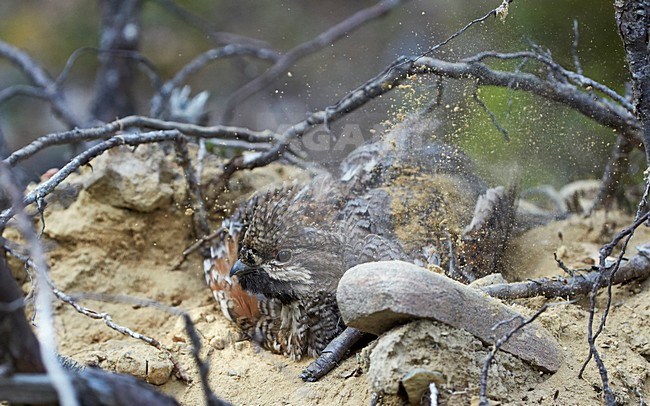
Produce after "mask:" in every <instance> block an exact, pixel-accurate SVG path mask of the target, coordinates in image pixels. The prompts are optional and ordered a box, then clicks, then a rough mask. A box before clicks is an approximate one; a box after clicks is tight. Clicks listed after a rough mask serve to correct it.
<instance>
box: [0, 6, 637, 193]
mask: <svg viewBox="0 0 650 406" xmlns="http://www.w3.org/2000/svg"><path fill="white" fill-rule="evenodd" d="M499 2H500V0H491V1H487V0H482V1H470V0H461V1H458V0H456V1H454V0H436V1H432V0H430V1H411V2H407V3H405V4H404V5H402V6H400V7H399V8H398V9H397V10H396V11H394V12H392V13H391V14H389V15H388V16H387V17H385V18H383V19H380V20H377V21H373V22H371V23H369V24H367V25H366V26H364V27H363V28H361V29H360V30H358V31H355V32H352V33H350V35H349V36H348V38H346V39H344V40H341V41H339V42H337V43H335V44H333V45H332V46H329V47H327V48H326V49H324V50H322V51H320V52H318V53H316V54H314V55H311V56H309V57H307V58H304V59H302V60H300V61H299V62H298V63H297V64H296V65H295V66H294V67H292V68H291V69H290V72H291V74H290V75H289V74H287V75H285V76H283V77H282V78H281V79H279V80H277V81H276V82H275V83H274V84H273V85H272V86H271V87H270V88H268V89H266V90H265V91H264V92H261V93H260V94H258V95H256V96H254V97H253V98H251V99H250V100H248V101H246V102H245V103H243V104H242V105H241V106H239V108H238V110H237V117H236V120H235V124H238V125H245V126H249V127H252V128H257V129H261V128H270V129H273V130H276V129H278V128H279V127H281V126H286V125H289V124H291V123H293V122H295V121H297V120H299V119H301V118H302V117H304V115H305V113H306V112H309V111H314V110H317V109H322V108H323V107H325V106H327V105H329V104H331V103H333V102H335V101H337V100H338V99H339V98H340V97H342V96H343V95H345V94H346V93H347V92H349V91H350V90H351V89H353V88H355V87H356V86H357V85H359V84H360V83H363V82H364V81H365V80H367V79H368V78H369V77H371V76H374V75H375V74H377V73H378V72H379V71H380V70H381V69H382V68H383V67H384V66H386V65H387V64H388V63H389V62H390V61H392V60H394V59H395V57H397V56H399V55H412V54H417V53H419V52H422V51H423V50H425V49H426V48H428V47H429V46H431V45H432V44H435V43H437V42H439V41H441V40H442V39H444V38H445V37H446V36H448V35H449V34H451V33H452V32H454V31H456V30H457V29H458V28H460V27H462V26H463V25H465V24H466V23H467V22H468V21H470V20H472V19H474V18H476V17H479V16H482V15H483V14H485V12H487V11H488V10H490V9H492V8H494V7H495V6H497V5H498V4H499ZM177 3H178V4H179V5H182V6H183V7H186V8H187V9H188V10H191V11H192V12H194V13H196V14H197V15H199V16H201V17H202V18H204V19H205V20H207V21H209V22H210V23H212V24H213V26H214V28H215V29H216V30H218V31H227V32H233V33H237V34H242V35H246V36H250V37H253V38H258V39H262V40H264V41H267V42H268V43H269V44H270V45H271V46H272V47H274V48H276V49H278V50H280V51H286V50H288V49H291V48H292V47H293V46H295V45H297V44H299V43H301V42H304V41H306V40H308V39H310V38H312V37H314V36H315V35H317V34H318V33H320V32H322V31H324V30H326V29H327V28H329V27H331V26H332V25H333V24H335V23H337V22H339V21H341V20H342V19H344V18H345V17H347V16H349V15H351V14H352V13H354V12H355V11H357V10H359V9H361V8H362V7H367V6H370V5H372V4H374V3H375V1H366V0H364V1H356V2H348V1H342V0H333V1H328V2H322V1H314V0H309V1H307V0H286V1H279V2H259V1H254V0H242V1H223V0H219V1H214V0H187V1H177ZM574 19H577V20H578V22H579V27H580V43H579V48H578V50H579V55H580V61H581V64H582V67H583V69H584V73H585V75H587V76H589V77H591V78H593V79H595V80H598V81H601V82H603V83H604V84H606V85H608V86H610V87H611V88H613V89H615V90H617V91H618V92H620V93H624V92H625V82H626V80H627V70H626V66H625V63H624V54H623V50H622V45H621V41H620V39H619V37H618V34H617V32H616V27H615V22H614V15H613V4H612V2H611V1H608V2H593V1H589V0H573V1H570V0H546V1H544V2H540V1H534V0H515V1H514V2H513V3H512V4H511V7H510V13H509V16H508V18H507V19H506V21H505V22H503V23H502V22H500V21H498V20H496V19H491V20H488V21H487V22H485V23H482V24H480V25H479V26H476V27H473V28H472V29H470V30H469V31H468V32H466V33H465V34H464V35H462V36H461V37H459V38H458V39H457V40H455V41H453V42H452V43H451V44H450V45H449V46H448V47H446V48H445V49H443V50H442V51H441V52H440V53H438V54H437V56H439V57H441V58H450V59H456V58H459V57H463V56H468V55H471V54H473V53H476V52H479V51H484V50H496V51H516V50H523V49H527V48H529V43H528V40H530V41H533V42H535V43H537V44H539V45H541V46H542V47H544V48H548V49H549V50H550V51H551V52H552V54H553V57H554V58H555V59H556V61H558V62H559V63H561V64H562V65H563V66H565V67H567V68H571V69H572V68H573V58H572V54H571V46H572V42H573V38H574V35H573V20H574ZM98 29H99V10H98V6H97V3H96V2H93V1H88V0H3V1H2V2H0V38H1V39H3V40H4V41H7V42H9V43H11V44H14V45H16V46H18V47H21V48H24V49H26V50H27V51H28V52H29V53H30V54H31V55H32V56H33V57H35V58H36V59H37V60H38V61H40V62H41V63H42V64H43V65H44V66H45V67H46V68H47V69H48V70H49V71H50V73H51V74H52V75H56V74H58V73H59V72H60V70H61V69H62V67H63V66H64V65H65V62H66V60H67V58H68V56H69V55H70V54H71V53H72V52H73V51H74V50H75V49H77V48H80V47H83V46H96V45H97V41H98V38H99V34H98ZM142 30H143V31H142V36H141V51H142V53H143V54H144V55H146V56H147V57H148V58H150V59H151V60H152V61H153V62H154V63H155V64H156V66H157V67H158V69H159V73H160V74H161V75H162V77H163V78H164V79H166V78H169V77H170V76H171V75H173V73H174V72H176V71H177V70H178V69H180V68H181V67H182V66H183V65H184V64H186V63H187V62H189V61H190V60H191V59H192V58H193V57H194V56H196V55H198V54H199V53H200V52H203V51H205V50H207V49H210V48H212V47H215V46H216V45H215V44H214V43H212V42H211V41H210V39H209V38H208V37H207V36H206V34H205V33H203V32H201V31H200V30H198V29H196V28H194V27H191V26H189V25H188V24H187V23H186V22H184V21H182V20H181V19H179V18H178V17H177V16H175V15H173V14H170V12H169V11H168V10H167V9H165V8H163V7H162V6H161V5H160V4H158V3H157V2H155V1H146V2H144V6H143V9H142ZM267 66H268V65H267V64H266V63H264V62H260V61H255V60H246V61H245V63H242V61H241V60H234V59H229V60H226V61H217V62H215V63H213V64H211V65H209V66H207V67H206V68H205V69H203V70H202V71H201V72H199V74H197V75H196V76H194V77H192V79H191V80H190V83H189V84H190V85H192V88H193V91H195V92H198V91H201V90H208V91H209V92H210V94H211V98H210V102H209V108H210V110H211V113H212V114H211V122H218V120H219V114H220V112H221V109H222V108H223V106H224V103H225V101H226V99H227V97H228V95H229V94H231V93H232V92H233V91H234V90H235V89H237V88H238V87H239V86H241V85H243V84H244V83H246V82H247V81H248V80H250V79H251V78H253V77H254V76H255V75H258V74H260V73H262V72H263V71H264V69H265V68H266V67H267ZM96 69H97V58H96V56H94V55H92V54H89V55H87V56H84V57H82V58H81V60H80V61H79V62H78V63H77V64H76V65H75V68H74V69H73V71H72V75H71V77H70V78H69V79H68V82H66V94H67V97H68V99H69V100H70V102H71V104H72V105H73V107H74V108H75V109H76V110H77V111H79V112H83V113H84V114H87V107H88V104H89V102H90V101H91V100H92V97H93V82H94V74H95V73H96ZM25 81H26V79H25V78H24V76H23V75H22V74H21V73H20V72H18V71H17V70H16V69H15V68H13V67H12V66H10V65H9V64H8V63H7V62H6V61H4V60H2V59H0V88H4V87H6V86H9V85H11V84H15V83H24V82H25ZM139 83H141V86H142V88H141V89H140V91H139V92H138V94H139V95H140V100H139V103H140V109H141V111H139V113H141V114H146V113H147V112H148V104H147V102H148V99H149V98H150V97H151V95H152V89H151V88H150V86H149V85H148V81H147V80H146V79H145V78H144V77H142V80H140V82H139ZM433 84H434V82H433V80H431V81H426V80H421V81H418V82H417V83H415V84H414V86H415V89H416V91H417V92H418V94H420V95H428V96H427V97H433V96H434V95H435V91H433V90H432V87H433ZM468 89H469V90H468ZM480 97H481V98H482V100H484V101H485V103H486V104H487V105H488V107H489V108H490V110H491V111H492V112H493V113H494V114H495V115H496V117H497V119H498V120H499V122H500V123H501V124H502V125H503V126H504V127H505V128H507V130H508V132H509V135H510V138H511V141H510V142H505V141H504V137H503V135H502V134H501V133H500V132H499V131H498V130H497V129H496V128H495V127H494V126H493V125H492V122H491V121H490V119H489V117H488V116H487V114H486V113H485V112H484V111H483V110H482V109H480V108H479V107H478V106H477V105H476V103H475V102H474V101H473V99H472V97H471V87H470V88H468V85H467V84H466V83H459V82H451V81H445V97H444V100H443V107H442V108H441V109H439V110H438V111H436V113H435V114H436V115H437V116H438V117H439V118H440V119H441V120H442V121H443V126H442V128H441V129H439V130H437V131H438V132H440V133H441V135H444V136H446V137H447V138H448V139H451V140H453V141H454V142H457V143H458V144H459V145H460V146H462V147H463V148H464V149H465V150H466V151H467V152H468V153H469V154H471V155H472V156H473V157H474V158H475V160H476V161H477V163H478V166H479V169H480V170H481V172H482V173H483V175H485V176H487V177H488V178H489V179H491V180H492V181H494V182H498V181H503V180H504V178H507V177H508V176H509V175H508V174H509V173H510V170H511V168H512V167H517V168H519V169H518V172H519V173H520V177H521V178H522V179H523V181H524V185H525V186H529V185H535V184H539V183H550V184H553V185H555V186H560V185H562V184H564V183H566V182H568V181H572V180H575V179H584V178H599V177H600V176H601V173H602V170H603V167H604V165H605V162H606V158H607V156H608V154H609V151H610V148H611V145H612V144H613V142H614V134H613V133H612V131H611V130H609V129H605V128H602V127H600V126H598V125H595V124H594V123H593V122H591V121H590V120H589V119H587V118H585V117H583V116H582V115H580V114H578V113H576V112H574V111H571V110H570V109H567V108H565V107H561V106H558V105H556V104H553V103H549V102H546V101H543V100H540V99H539V98H537V97H534V96H530V95H527V94H524V93H521V92H514V91H509V90H507V89H496V88H482V89H481V91H480ZM416 99H417V100H416ZM426 102H427V99H426V97H419V98H414V97H413V95H412V92H411V93H409V91H407V90H400V91H397V92H394V93H392V94H390V95H389V96H388V97H384V98H383V99H382V100H377V101H375V102H373V103H371V104H370V105H369V106H367V107H366V108H364V109H363V110H362V111H360V112H356V113H354V114H352V115H350V116H349V117H347V118H345V119H344V120H342V121H341V122H340V123H338V124H337V125H335V126H333V128H332V129H333V131H337V129H339V130H340V129H341V128H343V126H345V125H346V124H350V123H355V124H358V125H359V126H360V128H361V129H362V130H363V133H364V135H366V136H369V135H370V132H369V131H368V130H369V129H370V128H373V127H376V125H377V124H378V123H380V122H383V121H385V120H386V119H389V120H395V119H396V117H397V116H398V115H399V114H397V112H401V113H404V112H408V111H415V110H417V109H418V108H421V107H422V106H423V105H424V104H426ZM0 126H1V128H2V129H3V131H4V133H5V136H6V137H7V138H8V142H9V144H10V146H11V147H12V148H17V147H19V146H21V145H23V144H25V143H26V142H28V141H29V140H30V139H33V138H34V137H36V136H39V135H42V134H44V133H47V132H51V131H56V130H61V129H62V127H61V125H60V124H59V123H57V122H56V120H54V119H53V118H52V117H51V113H50V111H49V108H47V106H45V105H44V104H43V103H42V102H41V101H37V100H33V99H26V98H15V99H12V100H10V101H9V102H7V103H4V104H3V105H0ZM61 154H62V150H61V149H58V150H56V151H55V153H53V154H50V155H48V156H43V157H40V158H38V159H37V160H33V161H31V163H30V165H31V166H30V168H29V171H30V173H32V174H34V175H35V174H37V173H40V172H42V171H44V170H45V169H47V168H48V167H50V166H55V165H56V164H57V162H60V160H61ZM317 158H318V159H320V160H322V161H325V162H327V161H335V160H336V159H337V158H338V157H337V156H335V155H331V156H330V155H329V154H325V155H320V156H318V157H317Z"/></svg>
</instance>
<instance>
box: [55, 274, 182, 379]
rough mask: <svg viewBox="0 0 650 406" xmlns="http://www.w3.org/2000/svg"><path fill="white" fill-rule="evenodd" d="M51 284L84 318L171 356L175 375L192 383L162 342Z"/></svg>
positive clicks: (64, 300) (65, 301) (57, 294)
mask: <svg viewBox="0 0 650 406" xmlns="http://www.w3.org/2000/svg"><path fill="white" fill-rule="evenodd" d="M49 283H50V286H51V287H52V291H53V292H54V295H55V296H56V297H57V298H58V299H59V300H61V301H62V302H64V303H66V304H68V305H70V306H72V308H73V309H75V310H76V311H77V313H80V314H83V315H84V316H86V317H90V318H91V319H95V320H102V321H103V322H104V324H106V326H108V327H109V328H111V329H112V330H115V331H117V332H118V333H121V334H124V335H125V336H129V337H132V338H135V339H136V340H140V341H143V342H145V343H147V344H149V345H150V346H152V347H154V348H156V349H157V350H159V351H162V352H164V353H166V354H167V355H168V356H169V360H170V361H171V363H172V365H173V366H174V373H175V375H176V376H177V377H178V378H179V379H181V380H182V381H184V382H187V383H189V382H192V378H190V377H189V376H188V375H187V374H185V372H184V371H183V369H182V368H181V365H180V362H178V360H177V359H176V357H174V355H172V353H171V352H170V351H169V349H168V348H167V347H166V346H165V345H163V344H162V343H161V342H160V341H158V340H156V339H155V338H153V337H149V336H147V335H145V334H141V333H138V332H137V331H134V330H132V329H130V328H128V327H126V326H122V325H120V324H117V323H116V322H114V321H113V317H112V316H111V315H110V314H109V313H107V312H98V311H96V310H92V309H89V308H87V307H84V306H81V305H80V304H79V303H77V302H76V300H75V298H77V297H80V296H77V295H74V296H70V295H67V294H66V293H64V292H63V291H61V290H59V289H58V288H57V287H56V286H54V283H53V282H52V281H49ZM83 298H89V299H90V297H87V296H83Z"/></svg>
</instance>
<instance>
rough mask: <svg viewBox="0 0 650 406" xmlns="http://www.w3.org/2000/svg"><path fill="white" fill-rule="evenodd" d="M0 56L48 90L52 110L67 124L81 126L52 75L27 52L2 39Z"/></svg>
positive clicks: (37, 85) (36, 84) (34, 82)
mask: <svg viewBox="0 0 650 406" xmlns="http://www.w3.org/2000/svg"><path fill="white" fill-rule="evenodd" d="M0 56H1V57H5V58H7V59H8V60H9V61H10V62H11V63H13V64H14V65H16V67H18V69H20V71H21V72H23V73H24V74H25V75H26V76H27V77H28V78H29V80H30V81H31V82H32V83H33V84H34V85H35V86H36V87H39V88H42V89H43V90H44V91H45V92H46V94H47V96H48V99H49V101H50V103H51V105H52V111H54V113H55V115H56V116H57V117H58V118H59V119H61V121H63V122H64V123H65V124H66V125H67V126H69V127H80V126H81V125H82V124H83V123H82V121H81V120H80V119H79V118H78V117H77V116H76V115H75V114H74V113H73V112H72V110H71V109H70V106H69V105H68V103H67V101H66V100H65V97H64V96H63V94H62V93H60V92H59V91H58V90H57V88H56V85H55V83H54V81H53V80H52V78H51V77H50V75H49V74H48V73H47V72H46V71H45V69H44V68H43V67H42V66H41V65H39V64H38V63H37V62H36V61H35V60H34V59H32V57H31V56H29V55H28V54H27V52H25V51H23V50H21V49H18V48H16V47H14V46H13V45H10V44H8V43H6V42H4V41H2V40H0Z"/></svg>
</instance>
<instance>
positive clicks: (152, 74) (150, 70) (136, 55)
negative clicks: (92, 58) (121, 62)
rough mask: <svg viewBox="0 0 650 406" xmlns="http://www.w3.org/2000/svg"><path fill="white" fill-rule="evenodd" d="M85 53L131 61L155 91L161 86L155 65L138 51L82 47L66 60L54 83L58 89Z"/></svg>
mask: <svg viewBox="0 0 650 406" xmlns="http://www.w3.org/2000/svg"><path fill="white" fill-rule="evenodd" d="M87 53H96V54H100V55H103V54H105V55H108V56H111V57H115V58H124V59H131V60H133V61H135V62H137V63H138V66H140V67H142V70H143V71H144V72H145V73H146V74H147V77H148V78H149V81H150V82H151V85H152V86H153V88H154V89H155V90H156V91H157V90H159V89H160V87H161V86H162V80H161V79H160V75H159V74H158V69H157V68H156V65H155V64H154V63H153V62H152V61H151V60H150V59H149V58H147V57H146V56H144V55H142V54H141V53H140V52H138V51H133V50H132V51H129V50H124V49H99V48H95V47H82V48H79V49H76V50H75V51H74V52H73V53H72V54H70V56H69V57H68V60H67V61H66V63H65V66H64V67H63V69H62V70H61V73H59V76H57V78H56V81H55V82H54V83H55V84H56V86H57V87H58V88H59V89H60V88H61V87H62V86H63V84H64V82H65V81H66V80H67V79H68V76H69V75H70V71H71V70H72V67H73V66H74V64H75V63H76V62H77V60H79V58H80V57H81V56H83V55H85V54H87Z"/></svg>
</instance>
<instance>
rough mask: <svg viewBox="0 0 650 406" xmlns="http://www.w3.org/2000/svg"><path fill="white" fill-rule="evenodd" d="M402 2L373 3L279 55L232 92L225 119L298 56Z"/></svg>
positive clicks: (323, 44) (315, 50)
mask: <svg viewBox="0 0 650 406" xmlns="http://www.w3.org/2000/svg"><path fill="white" fill-rule="evenodd" d="M400 3H402V1H401V0H381V1H380V2H378V3H377V4H375V5H374V6H371V7H368V8H365V9H363V10H360V11H357V12H356V13H354V14H353V15H352V16H350V17H348V18H347V19H345V20H343V21H341V22H340V23H338V24H336V25H334V26H332V27H330V28H329V29H328V30H327V31H325V32H322V33H321V34H319V35H318V36H316V37H315V38H312V39H311V40H309V41H307V42H303V43H302V44H300V45H297V46H296V47H294V48H292V49H291V50H289V51H288V52H287V53H285V54H284V55H282V57H280V59H278V60H277V61H276V62H275V63H274V64H273V66H271V67H270V68H269V69H268V70H267V71H266V72H264V73H263V74H261V75H260V76H258V77H256V78H255V79H253V80H252V81H250V82H248V83H246V84H245V85H244V86H242V87H241V88H239V89H238V90H237V91H235V93H233V94H232V96H230V98H229V100H228V102H227V103H226V107H225V109H224V115H223V117H222V122H224V123H228V122H230V121H231V120H232V117H233V114H234V111H235V109H236V108H237V107H238V106H239V105H240V104H241V103H242V102H243V101H245V100H246V99H248V98H249V97H251V96H252V95H254V94H255V93H257V92H259V91H261V90H263V89H264V88H266V87H267V86H268V85H270V84H271V83H272V82H273V81H274V80H275V79H277V78H278V77H279V76H280V75H282V74H283V73H284V72H285V71H286V70H287V69H288V68H289V67H291V66H292V65H293V64H294V63H295V62H296V61H297V60H299V59H300V58H304V57H305V56H307V55H310V54H313V53H314V52H317V51H319V50H321V49H323V48H324V47H326V46H328V45H330V44H332V43H334V42H336V41H338V40H339V39H341V38H344V37H345V36H347V35H349V34H350V33H351V32H353V31H355V30H356V29H358V28H360V27H362V26H363V25H364V24H366V23H368V22H369V21H372V20H375V19H377V18H379V17H382V16H384V15H386V14H387V13H388V12H390V11H391V10H392V9H394V8H395V7H397V6H398V5H400Z"/></svg>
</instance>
